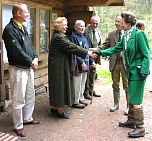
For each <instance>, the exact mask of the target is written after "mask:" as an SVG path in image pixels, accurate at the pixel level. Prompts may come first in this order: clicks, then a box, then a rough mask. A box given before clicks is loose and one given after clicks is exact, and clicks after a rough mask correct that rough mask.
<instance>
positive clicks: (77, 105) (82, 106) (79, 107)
mask: <svg viewBox="0 0 152 141" xmlns="http://www.w3.org/2000/svg"><path fill="white" fill-rule="evenodd" d="M72 107H73V108H78V109H84V107H85V105H84V104H81V103H79V104H73V105H72Z"/></svg>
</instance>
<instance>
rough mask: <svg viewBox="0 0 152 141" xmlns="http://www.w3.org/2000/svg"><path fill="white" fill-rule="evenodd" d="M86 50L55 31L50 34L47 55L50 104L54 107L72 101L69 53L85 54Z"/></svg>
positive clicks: (70, 103) (72, 90)
mask: <svg viewBox="0 0 152 141" xmlns="http://www.w3.org/2000/svg"><path fill="white" fill-rule="evenodd" d="M87 53H88V51H87V50H86V49H83V48H81V47H79V46H77V45H76V44H74V43H72V42H70V41H69V40H68V38H67V37H66V36H65V35H64V34H62V33H60V32H55V33H54V34H53V35H52V39H51V44H50V48H49V57H48V82H49V96H50V104H51V105H52V106H55V107H64V105H69V106H71V105H72V104H73V102H74V100H75V99H74V88H73V86H74V85H73V77H72V76H71V73H70V59H71V54H76V55H87Z"/></svg>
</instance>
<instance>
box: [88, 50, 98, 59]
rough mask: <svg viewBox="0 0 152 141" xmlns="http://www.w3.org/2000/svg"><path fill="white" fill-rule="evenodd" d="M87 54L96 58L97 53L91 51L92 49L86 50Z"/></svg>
mask: <svg viewBox="0 0 152 141" xmlns="http://www.w3.org/2000/svg"><path fill="white" fill-rule="evenodd" d="M88 54H89V56H91V57H92V58H97V57H98V55H97V54H96V53H93V51H90V50H89V51H88Z"/></svg>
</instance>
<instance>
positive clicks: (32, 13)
mask: <svg viewBox="0 0 152 141" xmlns="http://www.w3.org/2000/svg"><path fill="white" fill-rule="evenodd" d="M28 10H29V17H28V20H27V22H25V23H24V25H25V26H26V28H27V32H28V34H29V36H30V38H31V41H32V45H33V46H34V47H35V48H36V9H35V8H29V9H28Z"/></svg>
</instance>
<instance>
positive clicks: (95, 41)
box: [92, 30, 98, 48]
mask: <svg viewBox="0 0 152 141" xmlns="http://www.w3.org/2000/svg"><path fill="white" fill-rule="evenodd" d="M92 33H93V34H92V35H93V43H92V44H93V47H94V48H95V47H97V46H98V43H97V38H96V35H95V30H92Z"/></svg>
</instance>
